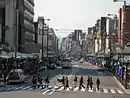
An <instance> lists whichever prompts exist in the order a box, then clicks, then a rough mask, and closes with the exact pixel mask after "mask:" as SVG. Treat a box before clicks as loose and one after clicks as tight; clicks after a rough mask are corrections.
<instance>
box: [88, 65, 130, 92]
mask: <svg viewBox="0 0 130 98" xmlns="http://www.w3.org/2000/svg"><path fill="white" fill-rule="evenodd" d="M87 63H89V62H87ZM89 64H91V63H89ZM91 65H93V64H91ZM93 66H96V65H93ZM97 67H100V68H101V66H97ZM114 79H115V81H116V83H117V85H118V86H119V87H121V88H122V89H123V90H124V91H125V92H126V93H127V94H130V89H125V87H124V86H123V84H122V83H121V82H120V81H119V80H118V79H117V77H116V76H115V75H114Z"/></svg>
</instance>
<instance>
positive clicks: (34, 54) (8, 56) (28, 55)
mask: <svg viewBox="0 0 130 98" xmlns="http://www.w3.org/2000/svg"><path fill="white" fill-rule="evenodd" d="M16 56H17V58H35V57H36V53H33V54H26V53H20V52H17V53H16ZM37 56H39V53H37ZM0 57H1V58H5V59H9V58H12V57H15V53H14V52H10V53H8V55H0Z"/></svg>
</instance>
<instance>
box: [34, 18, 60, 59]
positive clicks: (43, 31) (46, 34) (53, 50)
mask: <svg viewBox="0 0 130 98" xmlns="http://www.w3.org/2000/svg"><path fill="white" fill-rule="evenodd" d="M43 20H44V17H43V16H39V17H38V21H37V23H38V28H37V30H38V33H37V34H36V35H37V44H39V46H40V49H42V48H43V54H44V58H46V57H50V58H53V57H54V56H56V55H57V50H58V45H57V44H58V42H57V41H58V38H57V37H56V34H55V32H54V30H53V28H49V26H48V25H47V24H45V23H44V22H43ZM43 26H44V28H43ZM42 40H43V42H42ZM42 44H43V47H42Z"/></svg>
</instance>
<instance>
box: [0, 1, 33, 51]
mask: <svg viewBox="0 0 130 98" xmlns="http://www.w3.org/2000/svg"><path fill="white" fill-rule="evenodd" d="M16 9H17V10H18V11H16ZM16 12H17V13H16ZM0 13H1V14H0V40H1V42H3V41H6V42H8V43H9V47H10V48H11V50H12V51H13V50H14V44H15V42H16V45H17V51H19V52H24V51H25V50H26V49H25V48H26V46H25V45H26V44H33V43H34V40H33V36H34V25H33V18H34V0H2V1H0ZM17 15H18V19H17V18H16V16H17ZM16 19H17V20H18V21H16ZM17 22H18V24H17ZM4 27H8V30H5V29H4ZM17 27H18V29H16V28H17ZM16 32H17V33H18V34H16ZM16 35H18V36H17V39H16Z"/></svg>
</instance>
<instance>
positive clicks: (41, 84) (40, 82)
mask: <svg viewBox="0 0 130 98" xmlns="http://www.w3.org/2000/svg"><path fill="white" fill-rule="evenodd" d="M42 82H43V79H42V77H40V80H39V85H40V86H41V87H42V89H43V83H42Z"/></svg>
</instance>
